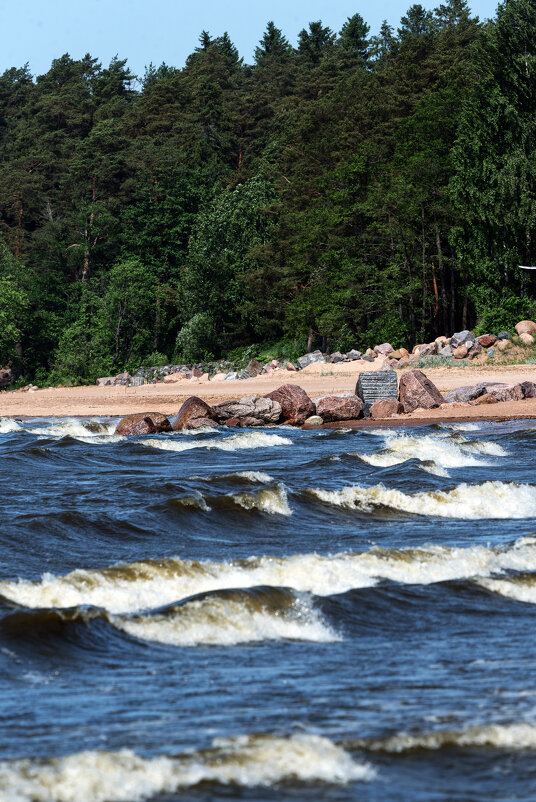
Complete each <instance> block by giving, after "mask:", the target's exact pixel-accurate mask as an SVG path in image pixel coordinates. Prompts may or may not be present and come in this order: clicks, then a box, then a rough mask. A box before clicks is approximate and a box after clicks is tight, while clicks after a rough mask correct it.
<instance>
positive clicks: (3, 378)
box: [0, 368, 98, 387]
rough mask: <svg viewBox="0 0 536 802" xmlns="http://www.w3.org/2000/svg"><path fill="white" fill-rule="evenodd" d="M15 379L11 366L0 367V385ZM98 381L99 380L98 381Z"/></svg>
mask: <svg viewBox="0 0 536 802" xmlns="http://www.w3.org/2000/svg"><path fill="white" fill-rule="evenodd" d="M12 381H13V373H12V371H11V368H0V387H5V386H6V385H7V384H11V382H12ZM97 383H98V382H97Z"/></svg>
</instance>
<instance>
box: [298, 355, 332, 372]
mask: <svg viewBox="0 0 536 802" xmlns="http://www.w3.org/2000/svg"><path fill="white" fill-rule="evenodd" d="M325 361H326V358H325V356H324V354H323V353H322V352H321V351H313V352H312V353H310V354H304V355H303V356H300V358H299V359H298V360H297V362H296V367H297V368H298V370H302V369H303V368H306V367H307V365H312V364H313V362H325Z"/></svg>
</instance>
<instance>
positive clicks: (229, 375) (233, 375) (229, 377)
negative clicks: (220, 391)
mask: <svg viewBox="0 0 536 802" xmlns="http://www.w3.org/2000/svg"><path fill="white" fill-rule="evenodd" d="M238 378H239V376H238V373H237V372H236V371H235V370H232V371H231V372H230V373H227V374H226V376H225V381H226V382H229V381H231V382H232V381H236V379H238Z"/></svg>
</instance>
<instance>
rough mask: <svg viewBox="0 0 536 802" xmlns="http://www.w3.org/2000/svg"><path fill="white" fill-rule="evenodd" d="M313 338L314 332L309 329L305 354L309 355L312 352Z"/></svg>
mask: <svg viewBox="0 0 536 802" xmlns="http://www.w3.org/2000/svg"><path fill="white" fill-rule="evenodd" d="M313 337H314V332H313V330H312V329H309V336H308V337H307V353H308V354H310V353H311V351H312V350H313Z"/></svg>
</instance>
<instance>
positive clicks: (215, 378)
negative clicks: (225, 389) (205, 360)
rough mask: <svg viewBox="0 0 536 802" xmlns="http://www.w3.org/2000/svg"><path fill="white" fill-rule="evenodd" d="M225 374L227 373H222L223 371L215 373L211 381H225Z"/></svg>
mask: <svg viewBox="0 0 536 802" xmlns="http://www.w3.org/2000/svg"><path fill="white" fill-rule="evenodd" d="M225 375H226V374H225V373H221V372H218V373H215V374H214V376H213V377H212V378H211V380H210V381H211V382H223V381H225Z"/></svg>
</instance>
